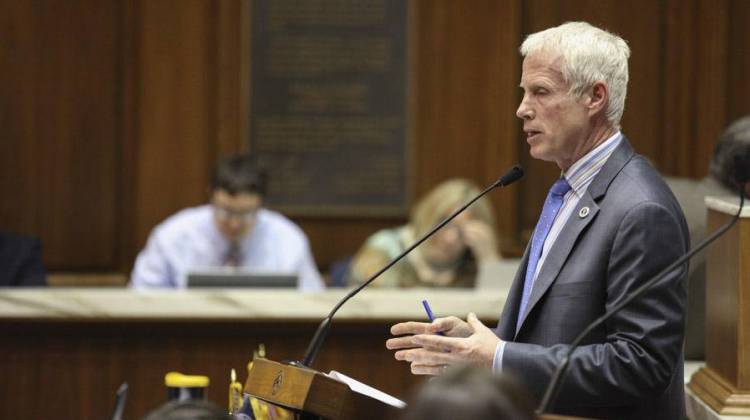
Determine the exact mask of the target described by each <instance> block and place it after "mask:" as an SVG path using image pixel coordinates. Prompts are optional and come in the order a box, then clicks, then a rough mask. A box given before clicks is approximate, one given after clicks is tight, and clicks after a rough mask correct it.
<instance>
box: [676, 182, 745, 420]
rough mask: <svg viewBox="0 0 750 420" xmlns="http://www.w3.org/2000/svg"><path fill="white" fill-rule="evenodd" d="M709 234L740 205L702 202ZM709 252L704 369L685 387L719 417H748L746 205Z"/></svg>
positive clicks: (707, 259)
mask: <svg viewBox="0 0 750 420" xmlns="http://www.w3.org/2000/svg"><path fill="white" fill-rule="evenodd" d="M706 205H707V206H708V208H709V211H708V223H707V229H706V231H707V232H712V231H714V230H715V229H717V228H718V227H719V226H721V225H723V224H724V223H726V222H728V221H729V220H730V219H731V218H732V216H733V215H734V214H736V213H737V210H738V208H739V207H738V200H737V199H735V200H731V199H717V198H713V197H709V198H707V199H706ZM740 217H741V218H740V220H739V221H738V222H737V224H736V225H735V226H734V227H732V229H730V230H729V231H727V232H726V233H725V234H724V236H723V237H721V238H719V239H718V240H717V241H716V242H715V243H714V244H713V245H712V246H711V247H709V248H708V254H707V258H706V366H705V367H703V368H701V369H700V370H699V371H698V372H696V373H695V374H694V375H693V376H692V378H691V379H690V383H689V384H688V388H689V389H690V390H691V391H692V392H693V393H694V394H695V395H696V396H697V397H698V398H700V399H701V400H703V401H704V402H705V403H706V404H707V405H708V406H710V407H711V408H712V409H714V410H715V411H716V412H717V413H718V414H722V415H745V416H749V415H750V369H748V366H750V205H748V204H747V200H746V203H745V206H744V208H743V210H742V214H741V216H740Z"/></svg>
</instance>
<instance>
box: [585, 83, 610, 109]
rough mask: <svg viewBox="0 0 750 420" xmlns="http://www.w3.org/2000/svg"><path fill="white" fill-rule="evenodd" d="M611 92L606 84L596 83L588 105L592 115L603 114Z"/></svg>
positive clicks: (591, 91) (592, 88)
mask: <svg viewBox="0 0 750 420" xmlns="http://www.w3.org/2000/svg"><path fill="white" fill-rule="evenodd" d="M608 99H609V90H608V89H607V85H605V84H604V82H596V83H594V85H593V86H591V90H590V96H589V101H588V104H587V105H586V106H587V107H588V109H589V113H590V114H591V115H593V114H598V113H599V112H602V110H604V109H605V108H606V107H607V100H608Z"/></svg>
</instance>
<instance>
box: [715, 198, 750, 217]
mask: <svg viewBox="0 0 750 420" xmlns="http://www.w3.org/2000/svg"><path fill="white" fill-rule="evenodd" d="M705 203H706V207H708V208H709V209H711V210H715V211H718V212H720V213H725V214H729V215H735V214H737V210H739V208H740V198H739V197H732V196H709V197H706V199H705ZM740 217H741V218H750V199H745V205H744V206H742V212H741V213H740Z"/></svg>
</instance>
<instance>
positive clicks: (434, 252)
mask: <svg viewBox="0 0 750 420" xmlns="http://www.w3.org/2000/svg"><path fill="white" fill-rule="evenodd" d="M480 191H481V190H480V189H479V188H478V187H477V186H476V185H474V184H473V183H472V182H470V181H467V180H465V179H453V180H448V181H445V182H443V183H441V184H440V185H438V186H437V187H436V188H434V189H433V190H432V191H431V192H430V193H428V194H427V196H425V197H424V198H422V199H421V200H420V201H419V202H418V203H417V204H416V206H415V207H414V208H413V209H412V212H411V215H410V220H409V224H407V225H405V226H401V227H397V228H393V229H384V230H381V231H379V232H377V233H375V234H374V235H372V236H371V237H370V238H368V239H367V241H366V242H365V244H364V245H363V246H362V248H361V249H360V250H359V252H357V254H356V255H355V256H354V258H353V260H352V264H351V268H350V271H349V277H348V284H349V285H357V284H361V283H362V282H364V281H366V280H367V279H368V278H370V276H372V275H373V274H375V273H376V272H377V271H378V270H380V269H381V268H382V267H383V266H385V265H386V264H387V263H388V262H390V261H391V260H392V259H393V258H395V257H396V256H397V255H399V254H400V253H401V252H403V251H404V250H405V249H406V248H408V247H409V246H410V245H412V244H413V243H414V242H416V241H417V240H418V239H419V238H421V237H422V235H424V234H425V233H426V232H428V231H429V230H430V229H432V227H434V226H435V225H437V224H438V223H440V222H441V221H442V220H443V219H445V218H446V217H448V216H449V215H450V214H451V213H453V212H454V211H455V210H456V209H458V208H459V207H461V206H462V205H464V204H465V203H467V202H468V201H469V200H471V199H472V198H474V197H475V196H476V195H478V194H479V193H480ZM495 229H496V223H495V218H494V212H493V210H492V207H491V205H490V202H489V200H487V199H486V198H481V199H479V200H478V201H477V202H475V203H474V204H473V205H471V207H469V208H468V209H466V210H465V211H464V212H463V213H462V214H460V215H458V216H457V217H456V218H455V219H453V221H451V222H450V223H448V224H447V225H445V226H444V227H443V228H442V229H441V230H439V231H438V232H436V233H435V234H434V235H433V236H432V237H431V238H430V239H428V240H427V241H425V242H424V243H423V244H421V245H420V246H419V247H417V248H416V249H414V250H413V251H412V252H411V253H410V254H409V255H407V256H406V257H405V258H404V259H403V260H401V261H400V262H399V263H397V264H396V265H394V266H393V267H392V268H391V269H390V270H388V271H387V272H385V273H384V274H383V275H382V276H381V277H380V278H378V280H376V281H375V282H374V283H373V284H372V285H373V286H382V287H474V286H475V285H476V284H477V283H478V282H483V280H481V278H482V277H492V272H493V270H492V267H493V265H496V264H497V263H498V262H499V261H500V255H499V254H498V251H497V236H496V233H495ZM478 279H480V280H478ZM490 281H491V280H490Z"/></svg>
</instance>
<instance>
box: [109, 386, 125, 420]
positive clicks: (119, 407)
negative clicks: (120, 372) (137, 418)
mask: <svg viewBox="0 0 750 420" xmlns="http://www.w3.org/2000/svg"><path fill="white" fill-rule="evenodd" d="M127 396H128V383H127V382H123V383H122V385H120V387H119V388H117V396H116V397H115V409H114V410H113V411H112V420H122V412H123V410H125V399H126V398H127Z"/></svg>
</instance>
